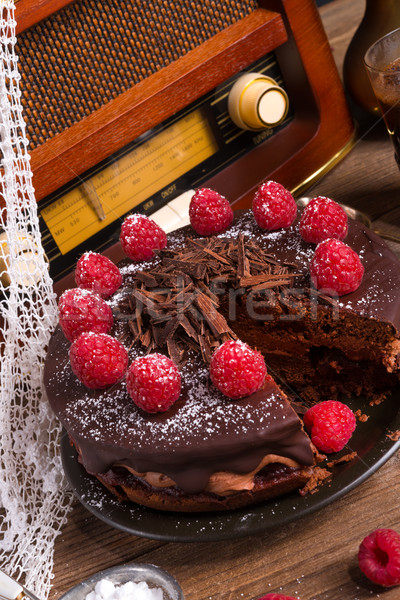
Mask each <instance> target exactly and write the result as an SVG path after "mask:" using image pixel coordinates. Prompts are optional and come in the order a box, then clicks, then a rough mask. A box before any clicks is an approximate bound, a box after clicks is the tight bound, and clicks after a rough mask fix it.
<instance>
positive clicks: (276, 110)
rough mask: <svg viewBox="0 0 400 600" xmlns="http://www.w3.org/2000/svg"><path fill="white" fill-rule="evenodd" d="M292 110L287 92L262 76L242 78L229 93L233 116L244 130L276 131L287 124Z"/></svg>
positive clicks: (252, 74)
mask: <svg viewBox="0 0 400 600" xmlns="http://www.w3.org/2000/svg"><path fill="white" fill-rule="evenodd" d="M288 108H289V99H288V96H287V94H286V92H285V90H284V89H283V88H281V87H280V86H279V85H277V83H276V81H275V80H274V79H271V77H266V76H265V75H262V74H261V73H246V74H244V75H241V76H240V77H239V79H237V80H236V82H235V83H234V85H233V86H232V89H231V91H230V92H229V97H228V111H229V115H230V117H231V119H232V121H233V122H234V123H235V125H237V126H238V127H240V128H241V129H249V130H260V129H266V128H268V127H274V126H275V125H278V124H279V123H281V122H282V121H283V120H284V118H285V117H286V114H287V111H288Z"/></svg>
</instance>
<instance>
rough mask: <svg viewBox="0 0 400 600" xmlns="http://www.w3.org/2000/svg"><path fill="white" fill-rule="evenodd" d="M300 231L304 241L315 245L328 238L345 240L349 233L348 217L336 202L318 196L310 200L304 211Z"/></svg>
mask: <svg viewBox="0 0 400 600" xmlns="http://www.w3.org/2000/svg"><path fill="white" fill-rule="evenodd" d="M299 231H300V235H301V237H302V238H303V240H305V241H306V242H312V243H313V244H319V243H320V242H322V241H323V240H327V239H328V238H335V239H336V240H344V238H345V237H346V235H347V231H348V223H347V215H346V213H345V211H344V210H343V208H342V207H341V206H340V205H339V204H338V203H337V202H334V200H331V199H330V198H325V197H324V196H318V197H317V198H313V199H312V200H310V202H309V203H308V204H307V206H306V208H305V209H304V211H303V214H302V215H301V219H300V223H299Z"/></svg>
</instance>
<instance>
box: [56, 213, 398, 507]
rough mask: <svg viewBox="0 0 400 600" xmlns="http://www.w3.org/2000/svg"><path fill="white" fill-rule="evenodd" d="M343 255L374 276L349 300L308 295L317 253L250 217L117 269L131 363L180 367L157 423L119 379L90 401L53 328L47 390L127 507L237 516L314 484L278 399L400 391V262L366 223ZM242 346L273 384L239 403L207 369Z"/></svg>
mask: <svg viewBox="0 0 400 600" xmlns="http://www.w3.org/2000/svg"><path fill="white" fill-rule="evenodd" d="M346 243H347V244H349V246H351V247H352V248H353V249H354V250H356V252H357V253H358V255H359V256H360V258H361V260H362V263H363V265H364V269H365V272H364V277H363V280H362V283H361V285H360V286H359V287H358V289H357V290H356V291H354V292H352V293H349V294H346V295H345V296H341V297H340V298H332V297H331V296H326V295H324V294H322V293H319V292H317V291H316V290H315V289H314V288H313V287H312V286H311V283H310V277H309V266H310V262H311V260H312V257H313V255H314V250H315V245H314V244H310V243H307V242H305V241H304V240H303V239H302V238H301V236H300V235H299V232H298V221H296V222H295V223H294V224H293V225H291V226H290V227H288V228H285V229H280V230H278V231H273V232H268V231H265V230H261V229H260V228H259V227H258V225H257V223H256V222H255V220H254V217H253V214H252V212H251V211H246V212H242V213H239V214H237V215H236V216H235V219H234V222H233V223H232V225H231V226H229V227H228V228H227V229H226V231H224V232H223V233H221V234H220V235H218V236H214V237H206V238H201V237H200V236H198V235H196V234H194V232H193V230H191V228H190V227H189V228H184V229H182V230H178V231H177V232H175V233H173V234H171V235H170V236H169V238H168V244H167V246H166V248H164V249H161V250H158V251H157V252H156V255H155V257H154V259H152V260H150V261H147V262H144V263H137V262H132V261H131V260H129V259H126V260H124V261H122V262H121V263H120V265H119V267H120V271H121V273H122V277H123V283H122V286H121V287H120V289H119V290H118V291H117V292H116V293H115V294H114V295H113V296H112V297H111V299H110V300H109V301H108V303H109V304H110V306H111V307H112V310H113V315H114V325H113V328H112V330H111V332H110V333H111V335H112V336H113V337H115V338H117V339H118V340H120V341H121V342H122V344H123V345H124V346H125V348H126V349H127V350H128V352H129V359H130V361H133V360H134V359H135V358H136V357H138V356H143V355H145V354H149V353H153V352H161V353H163V354H165V355H167V356H169V357H171V359H172V360H173V361H174V362H175V364H176V365H177V366H178V368H179V371H180V374H181V377H182V392H181V394H180V397H179V399H178V400H177V402H175V404H174V405H173V406H172V407H171V408H169V409H168V410H167V411H165V412H162V413H157V414H149V413H146V412H145V411H143V410H141V409H140V408H138V407H137V406H136V405H135V404H134V403H133V401H132V399H131V397H130V396H129V394H128V392H127V388H126V382H125V380H124V379H123V380H121V381H118V382H117V383H115V384H114V385H112V386H111V387H109V388H107V389H105V390H93V389H88V388H86V387H85V386H84V385H83V384H82V383H81V382H80V381H79V380H78V379H77V377H76V376H75V375H74V373H73V372H72V370H71V366H70V362H69V357H68V351H69V346H70V344H69V342H68V341H67V340H66V338H65V337H64V335H63V333H62V331H61V330H60V328H58V329H57V330H56V332H55V333H54V335H53V337H52V338H51V342H50V346H49V352H48V358H47V361H46V367H45V385H46V390H47V395H48V399H49V402H50V404H51V406H52V408H53V410H54V412H55V413H56V414H57V415H58V417H59V418H60V420H61V422H62V423H63V425H64V427H65V428H66V430H67V432H68V434H69V436H70V438H71V440H72V443H73V444H74V445H75V446H76V448H77V450H78V453H79V457H80V460H81V462H82V464H83V465H84V467H85V468H86V470H87V471H88V472H89V473H92V474H94V475H95V476H96V477H98V478H99V480H100V481H101V482H102V483H104V485H105V486H106V487H108V488H109V489H110V490H111V491H112V492H113V493H115V494H116V495H117V496H118V497H120V498H121V499H130V500H133V501H135V502H138V503H141V504H144V505H146V506H149V507H152V508H158V509H165V510H178V511H180V510H185V511H203V510H222V509H232V508H235V507H239V506H245V505H247V504H252V503H254V502H258V501H261V500H263V499H266V498H271V497H274V496H278V495H281V494H283V493H286V492H288V491H291V490H294V489H298V488H299V487H302V486H303V485H305V484H306V482H307V481H308V480H310V478H312V477H313V476H315V473H317V472H318V467H315V459H314V456H315V453H314V450H313V446H312V444H311V442H310V440H309V438H308V436H307V435H306V433H305V432H304V430H303V426H302V423H301V420H300V419H299V418H298V416H297V414H296V412H295V411H294V410H293V408H292V406H291V404H290V402H289V401H288V399H287V397H286V395H285V393H284V392H283V391H282V388H283V387H285V386H286V387H287V389H289V390H290V391H291V392H296V393H297V394H300V396H301V397H303V398H304V399H311V400H316V399H321V398H325V397H328V398H332V397H336V396H337V394H338V393H340V392H345V393H347V394H360V393H365V392H366V393H368V394H370V395H371V396H373V395H375V394H377V393H381V392H385V391H387V390H388V389H390V388H391V387H393V386H395V385H397V384H398V374H399V334H398V326H399V319H400V300H399V297H398V289H399V284H400V268H399V267H400V263H399V261H398V260H397V258H396V257H395V256H394V255H393V254H392V253H391V252H390V250H389V249H388V248H387V246H386V245H385V244H384V242H382V240H380V239H379V238H378V237H377V236H375V235H374V234H373V233H372V232H371V231H370V230H368V229H366V228H365V227H364V226H363V225H361V224H360V223H357V222H350V223H349V232H348V234H347V238H346ZM237 338H239V339H241V340H242V341H243V342H246V343H248V344H249V345H250V346H252V347H256V348H257V349H258V350H260V351H261V352H262V353H263V354H264V356H265V359H266V363H267V369H268V373H269V375H268V376H267V377H266V379H265V382H264V385H263V387H262V388H261V389H260V390H258V391H257V392H255V393H254V394H251V395H249V396H246V397H244V398H241V399H238V400H232V399H229V398H227V397H225V396H224V395H223V394H222V393H221V392H220V391H219V390H217V388H216V387H215V386H214V385H213V384H212V382H211V380H210V376H209V370H208V364H209V362H210V360H211V356H212V355H213V352H214V350H215V349H216V348H217V347H218V346H219V345H220V344H221V343H223V342H224V341H226V340H230V339H237ZM271 376H272V377H271ZM275 381H278V382H280V387H278V385H277V383H276V382H275Z"/></svg>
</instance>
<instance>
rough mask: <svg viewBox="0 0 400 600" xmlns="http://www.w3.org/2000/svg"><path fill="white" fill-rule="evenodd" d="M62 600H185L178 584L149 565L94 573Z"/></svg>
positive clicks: (137, 564)
mask: <svg viewBox="0 0 400 600" xmlns="http://www.w3.org/2000/svg"><path fill="white" fill-rule="evenodd" d="M59 600H184V596H183V592H182V589H181V587H180V585H179V584H178V582H177V581H176V580H175V579H174V578H173V577H172V576H171V575H169V573H167V572H166V571H164V570H163V569H160V568H159V567H156V566H155V565H150V564H140V563H131V564H126V565H121V566H118V567H111V568H110V569H106V570H104V571H99V572H98V573H95V574H94V575H92V576H91V577H89V578H88V579H85V581H82V583H79V584H78V585H76V586H75V587H73V588H71V589H70V590H68V592H66V593H65V594H63V595H62V596H61V598H60V599H59Z"/></svg>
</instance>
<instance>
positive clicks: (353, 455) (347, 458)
mask: <svg viewBox="0 0 400 600" xmlns="http://www.w3.org/2000/svg"><path fill="white" fill-rule="evenodd" d="M356 456H357V452H349V453H348V454H344V455H343V456H340V457H339V458H336V459H335V460H330V461H329V462H328V463H326V466H327V467H329V468H330V469H331V468H332V467H334V466H335V465H340V464H342V463H347V462H350V461H352V460H353V459H354V458H356Z"/></svg>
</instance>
